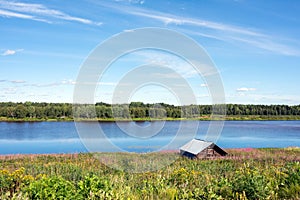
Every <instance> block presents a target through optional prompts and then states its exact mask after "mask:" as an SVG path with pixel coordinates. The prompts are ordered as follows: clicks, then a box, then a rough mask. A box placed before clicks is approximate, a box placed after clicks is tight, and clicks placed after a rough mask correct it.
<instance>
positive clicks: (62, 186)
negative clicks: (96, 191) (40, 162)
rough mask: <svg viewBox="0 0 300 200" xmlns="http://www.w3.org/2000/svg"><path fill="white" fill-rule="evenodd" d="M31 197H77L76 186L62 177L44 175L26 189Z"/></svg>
mask: <svg viewBox="0 0 300 200" xmlns="http://www.w3.org/2000/svg"><path fill="white" fill-rule="evenodd" d="M24 191H25V193H26V195H27V196H28V198H29V199H53V200H54V199H77V198H78V197H77V195H76V189H75V186H74V185H73V184H72V183H71V182H70V181H67V180H65V179H63V178H61V177H42V178H41V179H38V180H35V181H33V182H31V183H30V184H29V186H28V187H26V188H25V189H24Z"/></svg>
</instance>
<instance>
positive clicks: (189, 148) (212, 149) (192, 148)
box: [180, 139, 227, 159]
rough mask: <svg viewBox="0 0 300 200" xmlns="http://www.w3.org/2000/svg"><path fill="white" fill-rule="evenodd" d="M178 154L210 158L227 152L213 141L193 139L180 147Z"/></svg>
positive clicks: (224, 154)
mask: <svg viewBox="0 0 300 200" xmlns="http://www.w3.org/2000/svg"><path fill="white" fill-rule="evenodd" d="M180 154H181V155H182V156H186V157H189V158H193V159H195V158H198V159H200V158H211V157H219V156H226V155H227V152H225V151H224V150H223V149H221V148H220V147H218V146H217V145H216V144H215V143H213V142H207V141H204V140H199V139H193V140H191V141H190V142H188V143H186V144H185V145H183V146H182V147H181V148H180Z"/></svg>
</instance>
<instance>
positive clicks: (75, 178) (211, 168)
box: [0, 148, 300, 199]
mask: <svg viewBox="0 0 300 200" xmlns="http://www.w3.org/2000/svg"><path fill="white" fill-rule="evenodd" d="M227 151H228V153H229V156H228V157H225V158H216V159H205V160H190V159H186V158H183V157H181V156H179V155H178V154H177V153H174V152H168V153H151V154H129V153H97V154H95V155H94V154H89V153H87V154H53V155H14V156H0V166H1V167H0V199H299V198H300V185H299V184H300V163H299V161H300V150H299V148H286V149H252V148H247V149H228V150H227ZM174 158H176V159H174ZM99 159H101V160H102V162H99ZM168 159H170V160H169V161H170V163H167V164H166V163H163V161H168ZM104 163H106V165H105V164H104ZM159 164H160V165H159ZM158 165H159V166H158ZM111 166H113V168H111ZM135 166H138V167H137V168H136V169H141V167H142V168H143V169H142V170H140V171H144V172H143V173H132V172H137V171H136V170H135V168H134V167H135ZM155 166H158V167H157V168H153V167H155ZM122 167H123V168H122ZM128 169H132V170H131V171H130V170H128ZM149 169H150V170H149ZM151 169H156V170H155V171H151Z"/></svg>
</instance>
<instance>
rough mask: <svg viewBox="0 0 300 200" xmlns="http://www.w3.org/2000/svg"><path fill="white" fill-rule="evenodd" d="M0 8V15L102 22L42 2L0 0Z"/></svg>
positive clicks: (94, 23) (93, 23)
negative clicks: (65, 11) (71, 13)
mask: <svg viewBox="0 0 300 200" xmlns="http://www.w3.org/2000/svg"><path fill="white" fill-rule="evenodd" d="M0 8H1V10H0V16H4V17H16V18H22V19H31V20H36V21H43V22H47V23H52V19H51V18H55V19H60V20H66V21H75V22H79V23H83V24H89V25H97V26H99V25H102V22H94V21H92V20H89V19H85V18H80V17H75V16H71V15H68V14H66V13H64V12H61V11H59V10H54V9H49V8H47V7H46V6H44V5H42V4H32V3H21V2H15V1H6V0H0Z"/></svg>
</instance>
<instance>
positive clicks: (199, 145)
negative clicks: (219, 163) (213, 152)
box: [180, 139, 214, 155]
mask: <svg viewBox="0 0 300 200" xmlns="http://www.w3.org/2000/svg"><path fill="white" fill-rule="evenodd" d="M211 145H214V143H213V142H206V141H204V140H199V139H192V140H191V141H189V142H188V143H186V144H185V145H183V146H182V147H181V148H180V150H181V151H186V152H189V153H191V154H194V155H197V154H198V153H200V152H201V151H203V150H204V149H206V148H207V147H209V146H211Z"/></svg>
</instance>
